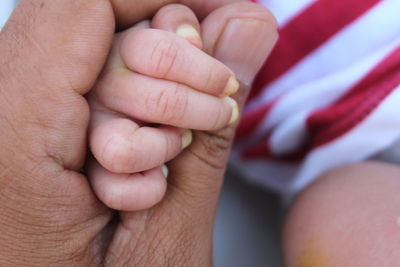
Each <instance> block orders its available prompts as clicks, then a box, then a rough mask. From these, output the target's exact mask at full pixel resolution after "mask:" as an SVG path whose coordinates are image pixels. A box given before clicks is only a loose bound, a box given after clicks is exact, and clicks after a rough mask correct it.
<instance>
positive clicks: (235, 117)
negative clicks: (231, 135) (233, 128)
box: [224, 96, 239, 125]
mask: <svg viewBox="0 0 400 267" xmlns="http://www.w3.org/2000/svg"><path fill="white" fill-rule="evenodd" d="M224 100H225V102H227V103H228V104H229V105H230V106H231V107H232V115H231V119H230V120H229V123H228V125H232V124H233V123H235V122H236V121H237V120H238V118H239V106H238V104H237V102H236V101H235V100H234V99H233V98H231V97H229V96H227V97H225V98H224Z"/></svg>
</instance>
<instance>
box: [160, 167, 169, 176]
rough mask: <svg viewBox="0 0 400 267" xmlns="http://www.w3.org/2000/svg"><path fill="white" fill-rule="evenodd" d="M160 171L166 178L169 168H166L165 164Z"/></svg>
mask: <svg viewBox="0 0 400 267" xmlns="http://www.w3.org/2000/svg"><path fill="white" fill-rule="evenodd" d="M162 172H163V175H164V177H165V178H168V174H169V170H168V167H167V165H163V166H162Z"/></svg>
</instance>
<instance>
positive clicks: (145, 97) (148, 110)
mask: <svg viewBox="0 0 400 267" xmlns="http://www.w3.org/2000/svg"><path fill="white" fill-rule="evenodd" d="M116 71H118V70H116ZM94 93H95V96H96V98H97V99H99V102H101V103H103V104H104V105H106V106H107V107H108V108H109V109H111V110H115V111H117V112H120V113H122V114H125V115H127V116H129V117H131V118H135V119H138V120H142V121H146V122H151V123H161V124H167V125H172V126H176V127H180V128H185V129H197V130H216V129H221V128H223V127H225V126H226V125H228V124H231V123H233V122H235V121H236V120H237V118H238V108H237V104H236V102H235V101H233V100H232V98H230V97H224V98H219V97H216V96H211V95H207V94H204V93H201V92H198V91H196V90H193V89H192V88H190V87H187V86H185V85H182V84H178V83H175V82H170V81H164V80H159V79H154V78H151V77H146V76H143V75H140V74H136V73H132V72H129V71H123V72H121V73H119V74H118V75H115V73H114V72H108V73H107V74H105V76H104V77H102V80H101V81H100V82H99V83H98V84H97V85H96V88H95V91H94Z"/></svg>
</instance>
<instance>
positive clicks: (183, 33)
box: [176, 24, 202, 48]
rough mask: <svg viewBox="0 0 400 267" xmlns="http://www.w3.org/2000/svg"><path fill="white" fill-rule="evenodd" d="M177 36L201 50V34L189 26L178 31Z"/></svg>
mask: <svg viewBox="0 0 400 267" xmlns="http://www.w3.org/2000/svg"><path fill="white" fill-rule="evenodd" d="M176 34H177V35H178V36H180V37H182V38H183V39H186V40H187V41H189V42H191V43H192V44H193V45H195V46H197V47H199V48H201V46H202V41H201V37H200V34H199V32H198V31H197V30H196V29H195V28H194V27H193V26H191V25H189V24H183V25H181V26H179V27H178V28H177V29H176Z"/></svg>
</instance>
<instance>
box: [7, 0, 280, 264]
mask: <svg viewBox="0 0 400 267" xmlns="http://www.w3.org/2000/svg"><path fill="white" fill-rule="evenodd" d="M17 2H18V1H17V0H1V4H0V28H1V27H2V26H3V25H4V24H5V22H6V21H7V19H8V17H9V15H10V13H11V12H12V10H13V8H14V5H15V4H16V3H17ZM282 210H283V209H281V205H280V201H279V198H278V197H277V196H276V195H274V194H273V193H270V192H267V191H264V190H263V189H260V188H258V187H255V186H252V185H250V184H247V183H246V182H244V181H243V180H242V179H241V178H240V177H238V176H237V175H235V173H234V172H233V171H228V174H227V178H226V181H225V185H224V188H223V191H222V195H221V199H220V202H219V205H218V213H217V219H216V224H215V234H214V262H215V264H214V266H215V267H282V266H283V263H282V257H281V250H280V235H281V224H282V223H281V222H282V217H283V216H282V213H283V212H282Z"/></svg>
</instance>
